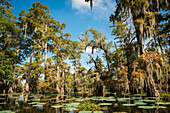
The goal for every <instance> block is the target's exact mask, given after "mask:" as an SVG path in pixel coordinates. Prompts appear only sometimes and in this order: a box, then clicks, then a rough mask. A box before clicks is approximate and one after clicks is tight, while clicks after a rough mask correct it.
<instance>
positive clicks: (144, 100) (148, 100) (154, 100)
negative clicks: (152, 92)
mask: <svg viewBox="0 0 170 113" xmlns="http://www.w3.org/2000/svg"><path fill="white" fill-rule="evenodd" d="M143 101H144V102H156V100H143Z"/></svg>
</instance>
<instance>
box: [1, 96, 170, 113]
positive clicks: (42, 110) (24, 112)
mask: <svg viewBox="0 0 170 113" xmlns="http://www.w3.org/2000/svg"><path fill="white" fill-rule="evenodd" d="M70 98H71V97H70V96H63V95H62V96H61V95H57V94H54V95H33V94H32V95H29V94H24V95H23V94H20V95H13V94H9V95H0V103H1V104H0V110H12V111H15V112H16V113H77V112H78V111H75V112H74V111H70V112H68V111H65V110H64V109H62V108H60V109H56V108H52V107H51V106H52V105H56V104H57V105H61V104H63V103H72V102H74V101H75V99H73V101H72V100H66V99H70ZM33 99H39V101H33ZM52 99H53V101H52ZM79 99H80V100H83V99H84V98H83V96H82V97H80V98H79ZM76 100H78V98H77V99H76ZM84 101H92V100H84ZM136 101H137V100H136ZM138 101H139V102H143V99H138ZM32 102H37V103H45V104H43V105H41V106H37V107H34V106H33V105H36V103H35V104H30V103H32ZM76 102H77V101H76ZM93 102H96V103H105V102H107V101H106V100H99V101H97V100H93ZM2 103H4V104H2ZM110 103H112V105H111V106H108V110H105V111H104V113H113V112H127V113H170V105H166V107H167V109H158V108H154V109H139V108H137V106H134V107H127V106H122V104H124V103H126V104H127V103H129V104H130V103H131V104H132V103H134V100H130V101H126V102H118V101H115V102H110ZM151 104H153V103H151ZM151 104H148V105H151ZM157 106H158V105H157Z"/></svg>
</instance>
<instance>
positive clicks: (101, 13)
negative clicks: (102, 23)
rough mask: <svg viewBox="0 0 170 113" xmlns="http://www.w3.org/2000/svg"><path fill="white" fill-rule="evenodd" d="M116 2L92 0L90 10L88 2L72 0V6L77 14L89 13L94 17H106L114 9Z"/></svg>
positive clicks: (111, 0)
mask: <svg viewBox="0 0 170 113" xmlns="http://www.w3.org/2000/svg"><path fill="white" fill-rule="evenodd" d="M115 6H116V3H115V2H114V1H113V0H94V1H93V9H92V11H90V3H89V2H85V0H72V8H73V9H76V10H77V11H78V12H77V14H82V15H84V14H85V15H90V16H93V17H94V19H108V17H109V16H110V14H112V13H113V12H114V11H115Z"/></svg>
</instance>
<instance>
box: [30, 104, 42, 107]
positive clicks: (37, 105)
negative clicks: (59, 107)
mask: <svg viewBox="0 0 170 113" xmlns="http://www.w3.org/2000/svg"><path fill="white" fill-rule="evenodd" d="M32 106H33V107H39V106H43V105H41V104H36V105H32Z"/></svg>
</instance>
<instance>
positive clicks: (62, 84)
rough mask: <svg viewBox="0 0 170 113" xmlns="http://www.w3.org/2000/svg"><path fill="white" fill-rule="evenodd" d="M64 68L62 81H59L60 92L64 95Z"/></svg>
mask: <svg viewBox="0 0 170 113" xmlns="http://www.w3.org/2000/svg"><path fill="white" fill-rule="evenodd" d="M64 74H65V73H64V70H63V71H62V82H61V94H62V95H64V78H65V75H64Z"/></svg>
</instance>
